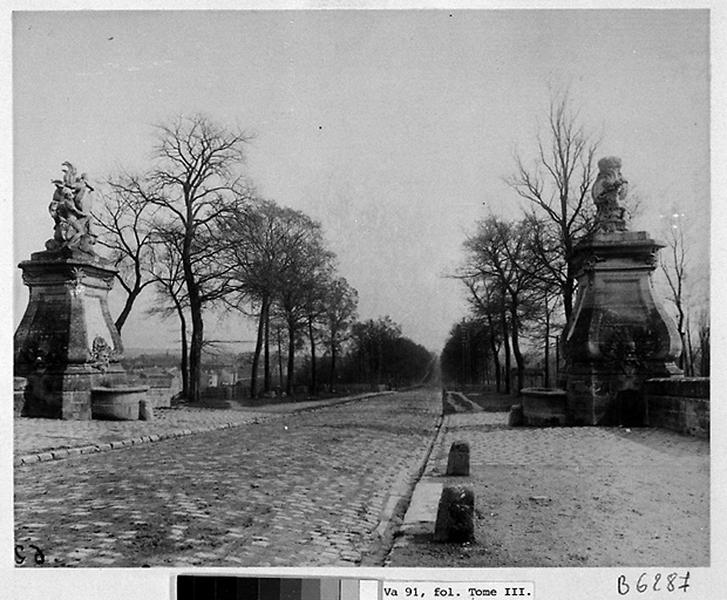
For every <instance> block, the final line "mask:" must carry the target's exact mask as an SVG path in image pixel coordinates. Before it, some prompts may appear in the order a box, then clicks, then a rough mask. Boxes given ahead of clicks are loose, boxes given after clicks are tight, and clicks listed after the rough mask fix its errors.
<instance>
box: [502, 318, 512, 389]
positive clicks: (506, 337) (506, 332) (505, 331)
mask: <svg viewBox="0 0 727 600" xmlns="http://www.w3.org/2000/svg"><path fill="white" fill-rule="evenodd" d="M502 341H503V344H504V346H505V393H506V394H509V393H510V388H511V385H510V328H509V327H508V326H507V315H506V314H505V310H504V309H503V311H502Z"/></svg>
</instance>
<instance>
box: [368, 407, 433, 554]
mask: <svg viewBox="0 0 727 600" xmlns="http://www.w3.org/2000/svg"><path fill="white" fill-rule="evenodd" d="M445 418H446V417H445V415H444V414H440V415H439V417H438V418H437V422H436V425H435V428H434V430H435V433H434V435H433V436H432V439H431V441H430V442H429V447H428V448H427V451H426V452H425V453H424V456H423V457H422V458H421V460H420V461H419V464H418V465H417V467H416V469H415V471H414V475H413V476H410V477H407V476H406V473H400V474H399V476H398V477H397V479H396V482H395V483H394V486H393V487H392V489H391V492H390V493H389V497H388V499H387V501H386V505H385V506H384V508H383V510H382V512H381V518H380V520H379V524H378V525H377V527H376V529H375V530H374V533H375V534H376V536H377V538H378V544H376V548H374V549H373V551H371V552H369V553H368V555H367V556H366V557H364V560H363V561H362V563H361V564H362V566H381V565H382V564H383V563H384V561H385V559H386V557H387V556H388V554H389V553H390V552H391V550H392V547H393V545H394V538H395V537H396V535H397V533H399V531H400V527H401V521H402V519H403V517H404V514H405V513H406V511H407V508H408V507H409V503H410V502H411V497H412V495H413V493H414V489H415V488H416V486H417V485H419V481H420V480H421V478H422V476H423V475H424V473H425V472H426V468H427V465H428V463H429V459H430V457H431V454H432V451H433V450H434V448H435V446H436V442H437V440H439V439H440V436H441V435H442V424H443V423H444V421H445Z"/></svg>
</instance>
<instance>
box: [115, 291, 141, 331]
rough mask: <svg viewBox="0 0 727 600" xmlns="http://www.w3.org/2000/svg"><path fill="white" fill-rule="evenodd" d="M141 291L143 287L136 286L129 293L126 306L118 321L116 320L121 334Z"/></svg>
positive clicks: (117, 328) (117, 329) (116, 325)
mask: <svg viewBox="0 0 727 600" xmlns="http://www.w3.org/2000/svg"><path fill="white" fill-rule="evenodd" d="M140 293H141V288H138V287H135V288H134V289H132V290H131V291H130V292H129V293H128V294H127V296H126V302H124V307H123V308H122V309H121V312H120V313H119V316H118V317H117V318H116V321H115V322H114V326H115V327H116V331H118V332H119V335H121V329H122V328H123V327H124V323H126V319H128V318H129V314H130V313H131V309H132V308H133V306H134V302H136V299H137V297H138V296H139V294H140Z"/></svg>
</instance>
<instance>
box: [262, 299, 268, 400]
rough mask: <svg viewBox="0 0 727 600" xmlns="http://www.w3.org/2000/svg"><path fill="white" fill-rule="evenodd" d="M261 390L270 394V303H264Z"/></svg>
mask: <svg viewBox="0 0 727 600" xmlns="http://www.w3.org/2000/svg"><path fill="white" fill-rule="evenodd" d="M263 372H264V376H263V377H264V379H263V389H264V390H265V393H266V394H267V393H269V392H270V302H266V303H265V358H264V365H263Z"/></svg>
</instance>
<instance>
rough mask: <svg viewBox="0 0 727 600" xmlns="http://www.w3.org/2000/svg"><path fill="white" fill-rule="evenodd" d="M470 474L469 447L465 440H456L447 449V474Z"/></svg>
mask: <svg viewBox="0 0 727 600" xmlns="http://www.w3.org/2000/svg"><path fill="white" fill-rule="evenodd" d="M469 474H470V447H469V444H468V443H467V442H463V441H456V442H453V443H452V446H451V447H450V449H449V458H448V460H447V475H465V476H466V475H469Z"/></svg>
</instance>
